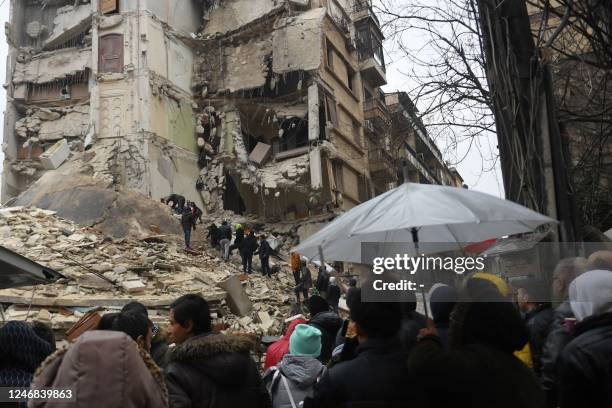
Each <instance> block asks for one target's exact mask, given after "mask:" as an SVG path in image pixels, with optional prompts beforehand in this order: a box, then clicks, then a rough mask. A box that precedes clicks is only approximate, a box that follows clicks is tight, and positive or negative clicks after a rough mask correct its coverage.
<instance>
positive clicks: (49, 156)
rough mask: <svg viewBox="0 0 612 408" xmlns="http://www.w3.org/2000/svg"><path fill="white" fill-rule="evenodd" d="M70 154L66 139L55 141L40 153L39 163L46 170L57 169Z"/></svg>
mask: <svg viewBox="0 0 612 408" xmlns="http://www.w3.org/2000/svg"><path fill="white" fill-rule="evenodd" d="M68 156H70V148H69V147H68V142H67V141H66V139H62V140H60V141H59V142H57V143H55V144H54V145H53V146H51V147H50V148H49V149H47V150H46V151H45V152H44V153H43V154H41V155H40V163H41V164H42V166H43V167H44V168H45V169H47V170H54V169H57V168H58V167H59V166H61V165H62V163H64V162H65V161H66V159H67V158H68Z"/></svg>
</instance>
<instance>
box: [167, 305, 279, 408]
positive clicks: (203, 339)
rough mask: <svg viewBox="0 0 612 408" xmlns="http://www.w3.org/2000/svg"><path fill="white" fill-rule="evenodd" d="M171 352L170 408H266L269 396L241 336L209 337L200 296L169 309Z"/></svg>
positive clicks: (205, 309)
mask: <svg viewBox="0 0 612 408" xmlns="http://www.w3.org/2000/svg"><path fill="white" fill-rule="evenodd" d="M169 337H170V341H172V342H173V343H174V344H176V346H175V347H174V348H173V349H172V350H171V351H170V353H169V358H168V365H167V366H166V370H165V376H166V383H167V385H168V392H169V395H170V407H171V408H187V407H189V408H204V407H206V408H236V407H252V408H260V407H269V406H270V397H269V395H268V393H267V391H266V389H265V387H264V386H263V383H262V382H261V377H260V375H259V371H258V369H257V366H256V365H255V362H254V361H253V360H252V359H251V356H250V354H249V353H250V351H251V350H253V348H254V344H253V342H252V341H251V340H250V339H248V338H246V337H239V336H226V335H223V334H214V333H212V332H211V318H210V309H209V306H208V302H206V300H204V298H203V297H202V296H200V295H196V294H190V295H184V296H181V297H180V298H178V299H177V300H176V301H174V302H173V303H172V304H171V305H170V327H169Z"/></svg>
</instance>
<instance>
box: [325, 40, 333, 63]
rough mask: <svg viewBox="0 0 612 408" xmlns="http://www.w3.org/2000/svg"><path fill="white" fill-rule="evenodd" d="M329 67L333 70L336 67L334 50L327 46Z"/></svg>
mask: <svg viewBox="0 0 612 408" xmlns="http://www.w3.org/2000/svg"><path fill="white" fill-rule="evenodd" d="M326 63H327V66H328V67H329V68H333V67H334V48H333V47H332V46H331V45H329V44H327V60H326Z"/></svg>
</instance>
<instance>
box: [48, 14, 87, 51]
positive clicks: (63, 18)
mask: <svg viewBox="0 0 612 408" xmlns="http://www.w3.org/2000/svg"><path fill="white" fill-rule="evenodd" d="M92 16H93V9H92V5H91V4H84V5H80V6H76V7H75V6H65V7H61V8H59V9H58V10H57V16H55V19H54V20H53V24H54V25H53V31H52V32H51V35H49V38H48V39H47V40H46V41H45V45H44V48H45V49H49V48H54V47H57V46H59V45H61V44H63V43H65V42H67V41H68V40H70V39H72V38H74V37H75V36H77V35H78V34H80V33H82V32H84V31H85V30H86V29H87V28H88V27H91V21H92Z"/></svg>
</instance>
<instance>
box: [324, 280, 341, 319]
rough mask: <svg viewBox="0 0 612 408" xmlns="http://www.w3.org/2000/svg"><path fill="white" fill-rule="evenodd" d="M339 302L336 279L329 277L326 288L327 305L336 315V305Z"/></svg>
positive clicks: (338, 288) (338, 289)
mask: <svg viewBox="0 0 612 408" xmlns="http://www.w3.org/2000/svg"><path fill="white" fill-rule="evenodd" d="M339 302H340V286H338V282H336V278H335V277H333V276H331V277H330V278H329V286H328V287H327V303H329V307H331V309H332V310H333V311H334V313H336V314H338V303H339Z"/></svg>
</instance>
